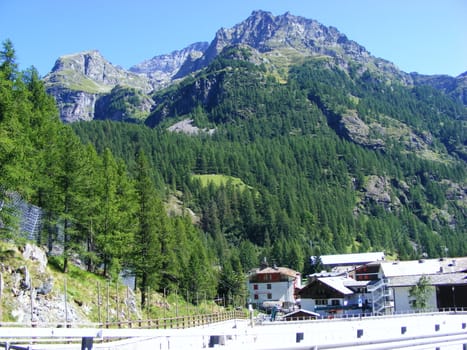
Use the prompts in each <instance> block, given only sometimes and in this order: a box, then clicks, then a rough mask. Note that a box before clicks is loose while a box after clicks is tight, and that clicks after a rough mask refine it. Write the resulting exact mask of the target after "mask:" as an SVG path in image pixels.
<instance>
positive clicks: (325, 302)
mask: <svg viewBox="0 0 467 350" xmlns="http://www.w3.org/2000/svg"><path fill="white" fill-rule="evenodd" d="M327 304H328V301H327V299H316V300H315V305H321V306H323V305H324V306H325V305H327Z"/></svg>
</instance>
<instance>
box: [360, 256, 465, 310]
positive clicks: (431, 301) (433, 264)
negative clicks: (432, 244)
mask: <svg viewBox="0 0 467 350" xmlns="http://www.w3.org/2000/svg"><path fill="white" fill-rule="evenodd" d="M354 275H355V279H356V280H359V281H369V280H371V281H379V282H378V283H377V284H376V285H380V286H381V293H382V294H384V295H385V296H384V298H380V299H379V300H380V301H381V302H380V304H379V305H376V307H375V309H376V310H378V311H379V312H383V313H387V312H395V313H401V312H412V311H416V309H415V308H414V298H413V297H411V295H410V290H411V288H412V287H413V286H415V285H416V284H417V283H418V282H419V281H420V279H421V278H422V277H425V278H426V280H427V281H428V284H429V285H430V286H431V287H432V288H430V290H429V294H428V295H427V297H426V298H427V300H426V301H427V309H452V308H459V307H463V308H465V307H467V257H460V258H440V259H420V260H410V261H385V262H373V263H370V264H367V265H364V266H361V267H359V268H357V269H356V270H355V272H354ZM374 293H375V294H377V293H378V290H375V291H374ZM378 295H380V294H378ZM382 305H384V308H381V306H382Z"/></svg>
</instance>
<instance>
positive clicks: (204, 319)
mask: <svg viewBox="0 0 467 350" xmlns="http://www.w3.org/2000/svg"><path fill="white" fill-rule="evenodd" d="M245 318H247V315H246V313H245V312H244V311H241V310H232V311H224V312H217V313H212V314H205V315H188V316H179V317H169V318H157V319H153V320H130V321H117V322H108V323H103V324H102V325H101V328H162V329H166V328H180V329H181V328H190V327H198V326H202V325H206V324H211V323H216V322H223V321H229V320H233V319H245Z"/></svg>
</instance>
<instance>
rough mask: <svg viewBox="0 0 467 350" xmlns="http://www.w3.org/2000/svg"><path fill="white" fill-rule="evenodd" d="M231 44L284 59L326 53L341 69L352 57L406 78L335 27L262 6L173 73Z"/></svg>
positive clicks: (193, 67) (198, 65) (194, 66)
mask: <svg viewBox="0 0 467 350" xmlns="http://www.w3.org/2000/svg"><path fill="white" fill-rule="evenodd" d="M232 45H248V46H251V47H252V48H254V49H255V50H257V51H259V52H260V53H262V54H266V55H267V54H270V53H274V55H276V56H277V55H279V56H281V57H284V59H285V60H287V56H290V57H291V59H293V57H297V56H301V57H306V56H329V57H332V58H334V59H335V61H336V62H337V64H339V65H340V67H341V68H343V69H347V68H348V65H349V62H350V61H353V62H357V63H359V64H361V65H362V66H366V65H369V64H370V65H371V66H373V67H376V69H378V70H380V71H381V72H385V73H387V74H388V75H391V76H394V75H396V76H397V77H398V78H399V79H403V80H407V79H408V78H409V76H408V75H407V74H405V73H403V72H401V71H400V70H399V69H397V67H396V66H395V65H394V64H392V63H391V62H389V61H386V60H383V59H379V58H376V57H373V56H372V55H371V54H370V53H369V52H368V51H367V50H366V49H365V48H364V47H363V46H361V45H359V44H358V43H356V42H355V41H353V40H350V39H348V38H347V36H345V35H344V34H342V33H341V32H339V30H337V29H336V28H334V27H327V26H325V25H323V24H321V23H319V22H317V21H315V20H312V19H307V18H304V17H300V16H294V15H292V14H290V13H289V12H286V13H285V14H283V15H279V16H274V15H273V14H272V13H270V12H267V11H261V10H258V11H253V12H252V14H251V15H250V16H249V17H248V18H247V19H246V20H244V21H243V22H241V23H238V24H236V25H235V26H233V27H232V28H221V29H219V30H218V31H217V33H216V35H215V38H214V40H213V41H212V42H211V44H210V45H209V47H208V48H207V49H206V51H205V53H204V55H203V57H201V58H200V59H198V60H196V61H195V62H185V64H184V65H183V66H182V67H181V68H180V71H179V72H178V73H177V75H176V76H177V77H183V76H184V75H186V74H189V73H191V72H193V71H196V70H199V69H201V68H203V67H205V66H207V65H208V64H209V63H210V62H211V61H212V60H213V59H214V58H215V57H216V56H217V55H218V54H219V53H220V52H221V51H222V50H223V49H224V48H225V47H227V46H232Z"/></svg>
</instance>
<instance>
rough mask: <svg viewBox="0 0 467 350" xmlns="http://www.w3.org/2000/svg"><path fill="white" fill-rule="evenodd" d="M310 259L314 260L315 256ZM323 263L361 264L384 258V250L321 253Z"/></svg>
mask: <svg viewBox="0 0 467 350" xmlns="http://www.w3.org/2000/svg"><path fill="white" fill-rule="evenodd" d="M311 259H312V260H313V261H314V260H315V259H316V257H315V256H312V257H311ZM320 259H321V262H322V263H323V265H361V264H367V263H369V262H373V261H381V260H384V252H372V253H355V254H333V255H321V256H320Z"/></svg>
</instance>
